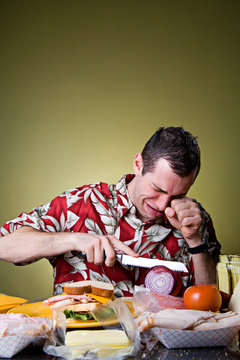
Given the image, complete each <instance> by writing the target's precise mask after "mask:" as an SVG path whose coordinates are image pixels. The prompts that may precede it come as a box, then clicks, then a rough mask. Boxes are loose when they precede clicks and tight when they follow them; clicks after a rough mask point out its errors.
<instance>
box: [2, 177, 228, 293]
mask: <svg viewBox="0 0 240 360" xmlns="http://www.w3.org/2000/svg"><path fill="white" fill-rule="evenodd" d="M132 178H133V175H126V176H124V177H123V178H122V179H121V180H120V181H119V182H118V183H117V184H116V185H114V184H111V185H108V184H106V183H102V182H98V183H95V184H91V185H84V186H82V187H79V188H75V189H71V190H68V191H65V192H64V193H63V194H61V195H60V196H57V197H56V198H55V199H53V200H52V201H51V202H49V203H48V204H46V205H43V206H39V207H37V208H35V209H34V210H33V211H32V212H30V213H29V214H27V213H22V214H20V215H19V217H18V218H16V219H14V220H11V221H9V222H7V223H6V224H5V225H3V226H2V227H1V228H0V234H1V235H2V236H5V235H7V234H9V233H11V232H13V231H15V230H16V229H18V228H19V227H21V226H24V225H27V226H31V227H33V228H35V229H38V230H40V231H45V232H60V231H61V232H62V231H64V232H67V231H69V232H84V233H89V234H98V235H105V234H108V235H114V236H115V237H117V238H118V239H120V240H121V241H122V242H124V243H125V244H126V245H128V246H129V247H131V248H132V249H133V250H134V251H136V252H137V253H138V254H140V255H141V256H143V257H156V258H159V259H167V260H175V261H181V262H183V263H184V264H185V265H186V266H187V268H188V270H189V272H188V273H184V274H182V281H183V288H185V287H186V286H189V285H191V284H192V283H194V269H193V263H192V260H191V255H190V254H189V253H188V251H187V243H186V241H185V240H184V238H183V236H182V233H181V232H180V231H179V230H176V229H174V228H172V227H171V225H170V224H169V223H168V221H167V219H157V220H156V221H149V222H147V223H143V222H142V221H141V220H140V219H139V218H138V217H137V216H136V208H135V206H134V205H133V204H132V202H131V199H130V197H129V193H128V190H127V186H126V185H127V183H129V182H130V181H131V179H132ZM199 206H200V204H199ZM201 210H202V216H203V220H204V221H203V224H204V225H203V228H202V231H203V233H204V236H205V237H206V238H207V239H208V244H209V252H210V253H211V254H212V255H213V256H214V257H215V259H217V257H218V254H219V252H220V247H221V246H220V244H219V243H218V241H217V239H216V236H215V231H214V228H213V226H212V221H211V218H210V217H209V215H208V214H207V213H206V212H205V210H203V209H202V208H201ZM48 259H49V261H50V263H51V264H52V266H53V271H54V272H53V273H54V294H59V293H62V292H63V286H64V284H65V283H66V282H69V281H80V280H86V279H90V280H101V281H106V282H112V283H113V284H114V286H115V294H116V295H119V296H123V295H124V296H130V295H132V294H133V288H134V285H142V284H143V283H144V277H145V275H146V273H147V271H148V269H146V268H140V267H133V266H126V265H121V264H120V263H119V262H118V261H116V262H115V264H114V266H113V267H107V266H106V265H105V264H103V265H94V264H91V263H88V262H87V261H86V260H85V259H83V258H82V257H81V255H80V254H79V253H77V252H76V251H72V252H68V253H66V254H63V255H60V256H55V257H51V258H48Z"/></svg>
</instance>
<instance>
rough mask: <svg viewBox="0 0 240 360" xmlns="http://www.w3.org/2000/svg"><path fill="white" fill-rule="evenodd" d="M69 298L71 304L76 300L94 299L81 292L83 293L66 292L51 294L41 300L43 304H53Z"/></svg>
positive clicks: (86, 300) (83, 301)
mask: <svg viewBox="0 0 240 360" xmlns="http://www.w3.org/2000/svg"><path fill="white" fill-rule="evenodd" d="M69 299H71V300H72V301H71V304H72V303H73V301H77V302H79V301H80V302H82V303H85V302H90V301H95V300H94V299H92V298H91V297H90V296H88V295H86V294H83V295H68V294H63V295H56V296H52V297H50V298H49V299H47V300H44V301H43V304H44V305H52V304H55V303H57V302H60V301H63V300H69Z"/></svg>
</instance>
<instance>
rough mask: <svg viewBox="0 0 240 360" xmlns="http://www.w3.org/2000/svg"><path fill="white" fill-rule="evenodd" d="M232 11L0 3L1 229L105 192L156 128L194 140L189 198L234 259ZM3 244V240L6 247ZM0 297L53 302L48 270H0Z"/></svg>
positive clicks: (195, 6) (229, 2)
mask: <svg viewBox="0 0 240 360" xmlns="http://www.w3.org/2000/svg"><path fill="white" fill-rule="evenodd" d="M239 11H240V2H239V1H238V0H236V1H233V0H225V1H221V0H212V1H211V0H209V1H204V0H202V1H184V0H183V1H161V0H159V1H153V0H146V1H141V0H138V1H137V0H136V1H133V0H127V1H125V0H121V1H120V0H119V1H113V0H112V1H110V0H109V1H106V0H96V1H94V0H92V1H81V0H78V1H77V0H68V1H67V0H66V1H63V0H58V1H53V0H52V1H51V0H48V1H46V0H38V1H34V0H32V1H25V0H12V1H11V0H8V1H7V0H6V1H3V0H1V1H0V29H1V36H0V41H1V47H0V59H1V60H0V71H1V72H0V91H1V94H0V95H1V96H0V102H1V104H0V120H1V141H0V149H1V151H0V160H1V172H0V224H3V223H4V222H5V221H7V220H10V219H12V218H15V217H17V216H18V215H19V214H20V213H21V212H22V211H30V210H31V209H32V208H33V207H34V206H38V205H40V204H44V203H47V202H48V201H50V200H51V199H52V198H53V197H55V196H56V195H58V194H60V193H61V192H62V191H64V190H66V189H68V188H73V187H75V186H80V185H82V184H85V183H92V182H95V181H99V180H101V181H106V182H110V183H112V182H114V183H115V182H116V181H118V180H119V179H120V177H121V176H122V175H123V174H124V173H127V172H131V170H132V161H133V158H134V156H135V153H136V152H141V150H142V148H143V145H144V143H145V142H146V141H147V140H148V138H149V137H150V136H151V135H152V133H153V132H154V131H155V130H156V129H157V128H158V127H159V126H171V125H173V126H182V125H183V126H184V127H185V128H186V129H187V130H189V131H190V132H192V133H193V134H194V135H195V136H198V140H199V144H200V146H201V148H202V169H201V172H200V175H199V177H198V179H197V180H196V183H195V184H194V186H193V188H192V189H191V191H190V195H191V196H193V197H196V198H197V199H198V200H199V201H200V202H201V203H202V204H203V206H204V207H205V208H206V209H207V210H208V211H209V212H210V213H211V215H212V218H213V221H214V225H215V229H216V233H217V236H218V239H219V241H220V242H221V243H222V252H223V253H235V254H236V253H239V252H240V246H239V228H238V226H239V203H240V196H239V130H240V125H239V115H240V108H239V93H240V92H239V90H240V85H239V84H240V82H239V80H240V79H239V64H240V46H239V43H240V41H239V35H240V25H239ZM6 241H7V238H6ZM0 271H1V277H0V292H5V293H6V292H7V293H9V294H11V295H18V296H23V297H26V298H27V299H36V298H41V297H46V296H49V295H51V293H52V269H51V267H50V265H49V264H48V262H47V260H41V261H39V262H36V263H34V264H32V265H28V266H24V267H20V266H15V265H13V264H9V263H6V262H3V261H1V262H0Z"/></svg>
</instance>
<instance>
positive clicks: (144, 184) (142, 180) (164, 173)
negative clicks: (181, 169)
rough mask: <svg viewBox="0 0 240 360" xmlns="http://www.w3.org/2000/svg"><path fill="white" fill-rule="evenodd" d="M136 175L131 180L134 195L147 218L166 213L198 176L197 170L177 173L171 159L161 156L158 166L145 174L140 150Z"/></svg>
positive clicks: (135, 164)
mask: <svg viewBox="0 0 240 360" xmlns="http://www.w3.org/2000/svg"><path fill="white" fill-rule="evenodd" d="M133 168H134V173H135V178H134V179H133V180H132V182H131V183H130V184H129V186H128V189H129V194H130V198H131V200H132V202H133V204H134V205H135V207H136V208H137V215H138V217H139V218H140V219H141V220H142V221H143V222H147V221H150V220H155V219H157V218H159V217H162V216H163V215H164V210H165V209H166V208H167V207H168V206H171V201H172V200H173V199H178V198H184V197H185V196H186V194H187V192H188V190H189V189H190V187H191V185H192V184H193V182H194V179H195V171H193V173H192V174H191V175H189V176H186V177H181V176H179V175H177V174H176V173H174V171H173V170H172V168H171V167H170V165H169V163H168V161H167V160H165V159H163V158H160V159H159V160H158V161H157V163H156V166H155V168H154V170H153V171H152V172H147V173H145V174H144V175H142V169H143V160H142V156H141V155H140V154H137V155H136V157H135V159H134V167H133Z"/></svg>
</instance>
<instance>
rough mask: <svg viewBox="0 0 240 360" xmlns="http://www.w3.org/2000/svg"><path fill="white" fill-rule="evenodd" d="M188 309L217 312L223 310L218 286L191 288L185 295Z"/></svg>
mask: <svg viewBox="0 0 240 360" xmlns="http://www.w3.org/2000/svg"><path fill="white" fill-rule="evenodd" d="M183 299H184V304H185V306H186V308H187V309H193V310H205V311H209V310H210V311H213V312H216V311H218V310H219V309H220V308H221V305H222V296H221V293H220V291H219V290H218V288H217V285H216V284H208V285H204V284H201V285H195V286H190V287H189V288H187V290H186V291H185V292H184V295H183Z"/></svg>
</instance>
